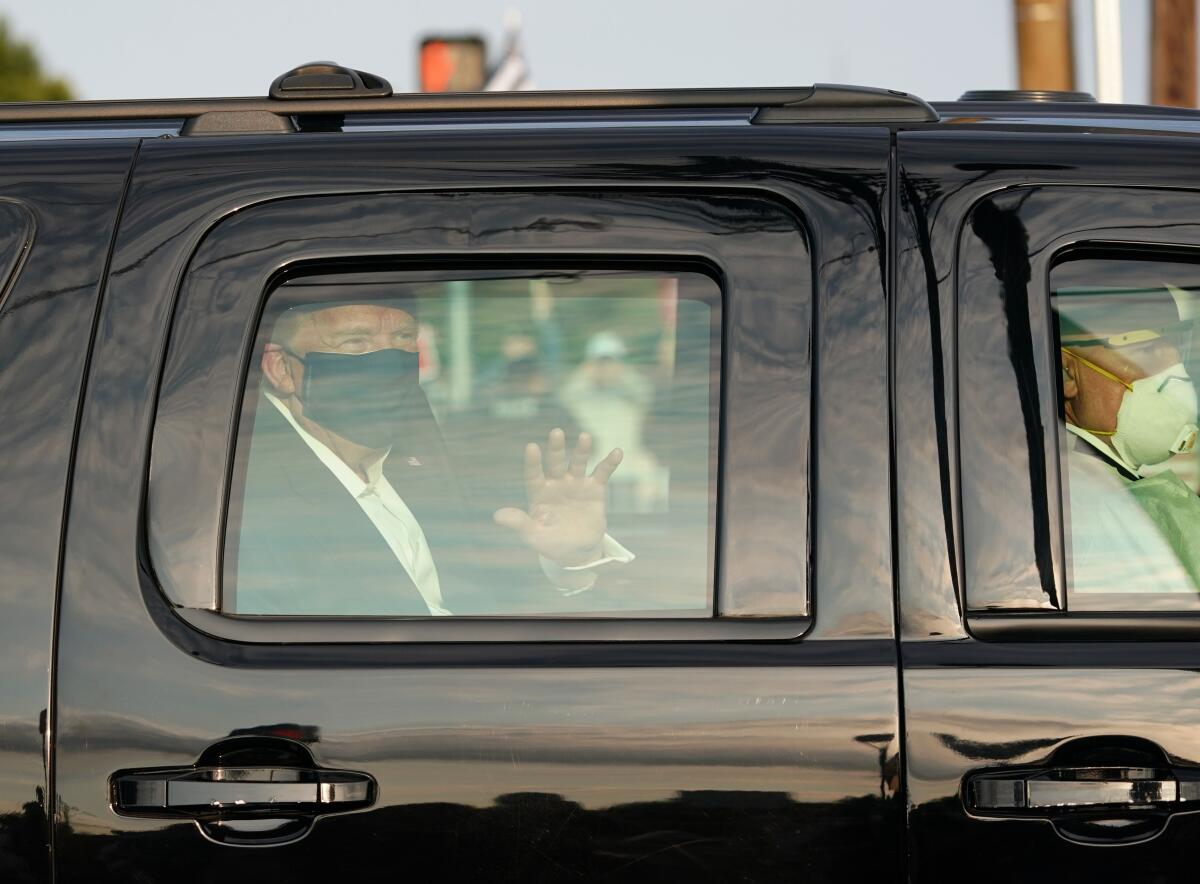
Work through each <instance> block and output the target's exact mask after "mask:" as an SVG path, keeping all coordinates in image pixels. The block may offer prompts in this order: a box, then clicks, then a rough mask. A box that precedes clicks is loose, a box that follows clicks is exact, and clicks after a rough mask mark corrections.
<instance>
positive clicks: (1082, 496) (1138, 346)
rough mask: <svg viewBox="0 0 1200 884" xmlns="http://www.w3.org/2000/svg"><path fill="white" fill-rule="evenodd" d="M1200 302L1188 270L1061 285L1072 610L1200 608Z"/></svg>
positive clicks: (1072, 279) (1096, 264) (1112, 266)
mask: <svg viewBox="0 0 1200 884" xmlns="http://www.w3.org/2000/svg"><path fill="white" fill-rule="evenodd" d="M1198 296H1200V264H1193V263H1189V262H1187V261H1184V260H1171V259H1169V258H1168V259H1165V260H1150V259H1147V258H1144V257H1140V256H1124V255H1121V254H1105V255H1089V256H1086V257H1080V258H1077V259H1075V260H1069V261H1065V262H1062V263H1060V264H1058V265H1057V266H1056V267H1055V268H1054V270H1053V271H1052V273H1051V304H1052V307H1053V311H1054V317H1055V323H1056V327H1057V335H1058V343H1059V352H1058V362H1059V368H1060V374H1061V376H1060V378H1059V391H1060V397H1059V406H1060V410H1059V415H1060V426H1059V432H1060V443H1061V450H1062V463H1063V469H1062V474H1063V489H1064V508H1063V512H1064V529H1065V532H1066V540H1067V543H1066V552H1067V571H1068V587H1069V607H1070V608H1071V609H1072V610H1191V609H1200V602H1198V600H1200V497H1198V496H1197V490H1198V489H1200V463H1198V462H1197V451H1196V448H1195V446H1196V440H1197V434H1198V432H1200V431H1198V430H1197V423H1198V418H1197V397H1196V386H1195V381H1196V379H1198V378H1200V364H1198V361H1200V353H1198V352H1197V350H1196V346H1195V345H1196V342H1195V340H1194V331H1195V320H1196V317H1197V315H1198V314H1197V310H1198V307H1197V304H1198V301H1197V298H1198Z"/></svg>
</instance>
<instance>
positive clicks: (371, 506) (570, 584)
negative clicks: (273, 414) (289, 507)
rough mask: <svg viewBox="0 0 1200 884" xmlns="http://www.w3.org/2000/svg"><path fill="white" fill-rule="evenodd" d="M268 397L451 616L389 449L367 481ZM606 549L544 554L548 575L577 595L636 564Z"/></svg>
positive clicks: (611, 545)
mask: <svg viewBox="0 0 1200 884" xmlns="http://www.w3.org/2000/svg"><path fill="white" fill-rule="evenodd" d="M266 397H267V399H269V400H270V401H271V404H272V405H274V406H275V407H276V408H277V409H279V413H280V414H282V415H283V417H284V419H285V420H286V421H287V422H288V423H289V424H290V425H291V427H292V429H294V430H295V431H296V432H297V433H298V434H299V436H300V438H301V439H303V440H304V444H305V445H307V446H308V447H309V448H310V449H311V450H312V453H313V454H315V455H316V456H317V458H318V459H319V460H320V461H321V463H323V464H324V465H325V466H326V468H328V470H329V471H330V472H331V473H333V475H334V476H335V477H336V478H337V480H338V481H339V482H341V483H342V486H343V487H344V488H345V489H346V491H347V492H349V494H350V496H351V497H353V498H354V499H355V501H357V502H358V505H359V506H360V507H362V510H363V512H364V513H366V515H367V518H369V519H370V520H371V524H373V525H374V526H375V528H376V529H377V530H378V531H379V533H380V535H382V536H383V539H384V540H385V541H386V542H387V545H388V548H389V549H391V551H392V554H393V555H395V556H396V559H397V561H399V562H400V565H401V566H402V567H403V568H404V570H405V572H406V573H407V574H408V576H409V578H410V579H411V580H412V582H413V585H414V586H416V588H417V592H419V593H420V594H421V598H422V599H423V600H424V601H425V607H427V608H428V609H429V613H430V614H433V615H434V616H442V617H444V616H447V615H450V614H452V613H453V612H452V611H449V610H447V608H446V607H445V605H444V604H443V602H442V588H441V585H440V583H439V582H438V573H437V566H436V565H435V564H434V561H433V553H432V552H431V551H430V549H429V542H428V541H427V540H426V539H425V532H424V531H422V530H421V525H420V523H418V522H417V519H416V516H414V515H413V512H412V510H410V509H409V508H408V506H407V505H406V504H405V503H404V500H403V499H402V498H401V497H400V495H399V494H397V493H396V489H394V488H393V487H392V484H391V483H390V482H389V481H388V480H387V477H386V476H384V474H383V464H384V461H386V460H387V457H388V453H389V452H384V454H383V455H382V456H381V457H380V458H379V460H377V461H375V462H374V463H372V464H369V465H368V466H367V468H366V470H367V479H366V481H363V480H362V479H361V478H359V476H358V474H357V473H356V472H354V470H352V469H350V467H349V466H347V465H346V462H345V461H343V460H342V459H341V458H340V457H338V456H337V455H336V454H335V453H334V452H333V451H332V450H331V449H330V448H329V446H327V445H326V444H325V443H323V442H321V441H320V440H319V439H317V438H316V437H315V436H313V435H312V434H311V433H309V432H308V431H307V430H305V429H304V427H302V426H300V424H299V422H297V420H296V418H295V417H294V416H293V415H292V412H291V410H289V409H288V407H287V406H286V405H284V404H283V403H282V402H280V401H279V399H278V398H276V397H275V396H272V395H271V394H270V393H266ZM601 550H602V552H601V557H600V558H599V559H597V560H596V561H594V562H590V563H588V564H586V565H577V566H573V567H568V566H565V565H560V564H558V563H557V562H552V561H550V560H549V559H547V558H545V557H539V558H540V560H541V564H542V570H543V571H544V572H545V574H546V577H547V578H548V579H549V580H550V582H551V583H553V584H554V586H555V587H557V588H558V590H559V592H561V593H562V594H563V595H575V594H576V593H580V592H585V591H586V590H589V589H591V588H592V586H593V585H594V584H595V582H596V573H595V570H594V569H596V568H598V567H600V566H601V565H604V564H608V563H609V562H631V561H633V558H634V556H633V553H631V552H630V551H629V550H627V549H625V547H623V546H621V544H619V543H617V541H615V540H614V539H613V538H611V537H610V536H608V535H607V534H605V535H604V540H603V542H602V545H601Z"/></svg>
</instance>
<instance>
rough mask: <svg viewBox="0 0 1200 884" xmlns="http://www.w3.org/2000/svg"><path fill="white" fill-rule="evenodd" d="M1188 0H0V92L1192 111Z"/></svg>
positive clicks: (15, 95) (1191, 8)
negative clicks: (336, 74)
mask: <svg viewBox="0 0 1200 884" xmlns="http://www.w3.org/2000/svg"><path fill="white" fill-rule="evenodd" d="M1195 5H1196V0H970V2H963V0H906V2H903V3H899V2H894V0H843V2H840V3H834V2H827V0H826V2H818V0H739V2H737V3H730V4H723V5H720V6H716V5H710V4H703V5H702V4H696V3H694V2H689V3H684V2H676V0H657V2H654V0H651V2H647V0H605V2H603V3H580V2H562V0H521V2H520V3H519V4H518V5H517V6H513V5H512V3H511V0H450V2H443V3H438V4H433V3H412V2H409V3H404V2H400V3H395V2H393V3H383V2H374V0H360V2H358V3H355V4H345V5H339V4H332V5H331V4H329V3H328V2H318V0H292V2H290V3H288V4H286V5H279V4H261V5H259V4H254V3H247V2H245V0H236V2H235V0H208V2H206V3H202V4H176V3H163V2H154V0H109V2H107V3H102V4H100V3H86V4H85V3H78V2H77V3H74V4H61V3H46V2H44V0H5V2H0V17H2V18H3V21H4V26H3V30H0V99H2V100H9V101H14V100H36V99H60V98H67V97H72V98H81V99H115V98H168V97H175V98H181V97H193V96H236V95H265V94H266V91H267V87H268V85H269V84H270V83H271V81H272V80H273V79H274V78H275V77H277V76H278V75H279V74H281V73H283V72H284V71H286V70H288V69H290V68H292V67H295V66H296V65H299V64H301V63H303V62H306V61H312V60H315V59H326V60H333V61H336V62H338V63H339V64H344V65H348V66H350V67H355V68H359V69H361V70H366V71H370V72H372V73H375V74H378V75H380V76H382V77H385V78H387V79H388V80H390V81H391V83H392V86H393V88H394V89H395V90H396V91H397V92H407V91H419V90H421V89H422V88H424V89H425V90H427V91H441V90H444V89H447V88H449V89H471V90H473V89H478V88H483V87H484V86H487V85H489V84H490V88H493V89H511V88H538V89H632V88H655V87H685V86H796V85H806V84H809V83H814V82H834V83H853V84H858V85H867V86H885V87H889V88H893V89H901V90H904V91H909V92H913V93H915V94H917V95H920V96H921V97H923V98H925V99H928V100H944V99H953V98H956V97H957V96H958V95H960V94H961V93H962V92H964V91H966V90H968V89H1006V88H1017V87H1020V88H1028V89H1072V90H1081V91H1086V92H1091V93H1093V94H1095V95H1096V96H1097V97H1098V98H1099V99H1100V100H1102V101H1125V102H1131V103H1148V102H1149V103H1156V104H1177V105H1187V106H1194V105H1195V104H1196V98H1195V96H1196V82H1195V81H1196V72H1195V68H1196V65H1195V55H1196V52H1195V46H1196V27H1197V26H1196V15H1195ZM444 38H450V39H444ZM423 47H424V51H422V50H423Z"/></svg>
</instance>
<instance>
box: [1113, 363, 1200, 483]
mask: <svg viewBox="0 0 1200 884" xmlns="http://www.w3.org/2000/svg"><path fill="white" fill-rule="evenodd" d="M1196 411H1197V403H1196V386H1195V384H1193V383H1192V379H1191V378H1190V377H1188V373H1187V369H1185V368H1184V367H1183V363H1182V362H1176V363H1175V364H1174V365H1171V366H1168V367H1167V368H1165V369H1163V370H1162V371H1160V372H1158V373H1157V374H1152V375H1150V377H1146V378H1142V379H1141V380H1137V381H1134V382H1133V383H1132V384H1130V385H1129V387H1127V388H1126V390H1125V396H1124V398H1123V399H1122V400H1121V408H1120V410H1119V411H1118V412H1117V430H1116V432H1115V433H1113V437H1112V443H1113V447H1114V448H1115V449H1117V453H1118V454H1120V455H1121V457H1123V458H1124V459H1125V461H1126V462H1127V463H1129V464H1132V465H1133V466H1135V467H1137V468H1138V469H1141V468H1142V467H1144V466H1148V465H1149V464H1156V463H1162V462H1163V461H1164V460H1166V459H1167V458H1168V457H1170V456H1171V455H1173V454H1182V453H1183V452H1185V451H1191V450H1192V448H1193V446H1195V444H1196V436H1197V434H1198V433H1200V429H1198V428H1197V427H1196Z"/></svg>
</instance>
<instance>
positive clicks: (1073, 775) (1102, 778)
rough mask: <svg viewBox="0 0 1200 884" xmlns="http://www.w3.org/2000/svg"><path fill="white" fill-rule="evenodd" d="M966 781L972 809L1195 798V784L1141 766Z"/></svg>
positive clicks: (1057, 807)
mask: <svg viewBox="0 0 1200 884" xmlns="http://www.w3.org/2000/svg"><path fill="white" fill-rule="evenodd" d="M971 785H972V789H971V797H972V799H973V801H972V804H973V805H974V807H975V809H977V810H990V811H997V810H1004V809H1012V810H1034V811H1036V810H1067V809H1069V808H1073V807H1078V808H1086V809H1092V808H1098V807H1124V808H1132V807H1145V806H1151V805H1158V804H1163V803H1173V802H1178V801H1181V800H1185V801H1186V800H1193V801H1194V800H1197V799H1198V798H1200V794H1198V793H1197V789H1196V788H1195V787H1196V786H1200V783H1189V782H1185V783H1182V784H1181V783H1180V782H1179V781H1178V780H1176V779H1175V777H1174V776H1173V775H1171V774H1170V773H1169V772H1165V771H1158V770H1148V769H1145V768H1057V769H1050V770H1048V771H1038V772H1037V773H1036V774H1032V775H1028V776H986V775H983V776H978V777H976V778H975V779H974V781H973V782H972V784H971ZM1181 786H1182V787H1183V788H1181Z"/></svg>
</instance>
